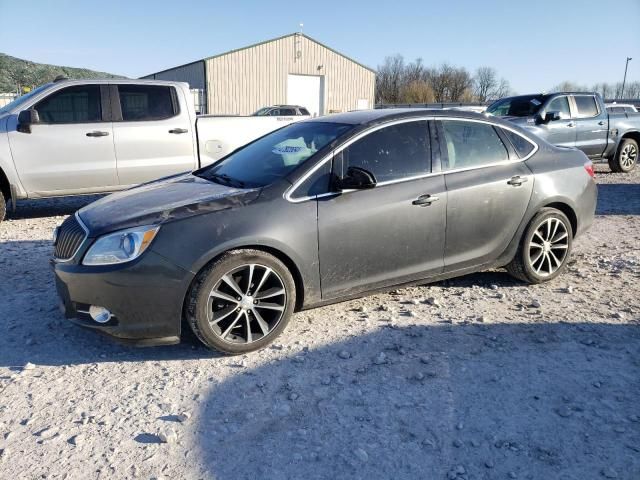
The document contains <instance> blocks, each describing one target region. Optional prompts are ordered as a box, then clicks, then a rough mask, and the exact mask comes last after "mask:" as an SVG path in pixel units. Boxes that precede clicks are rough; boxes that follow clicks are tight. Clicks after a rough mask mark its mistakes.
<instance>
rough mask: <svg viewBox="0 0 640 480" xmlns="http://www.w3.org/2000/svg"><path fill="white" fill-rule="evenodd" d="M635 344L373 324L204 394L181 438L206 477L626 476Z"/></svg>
mask: <svg viewBox="0 0 640 480" xmlns="http://www.w3.org/2000/svg"><path fill="white" fill-rule="evenodd" d="M639 345H640V327H639V326H638V325H612V324H602V323H577V324H569V323H556V324H552V323H545V324H494V325H475V324H469V325H453V326H435V327H425V326H407V327H401V328H398V327H385V328H381V329H379V330H378V331H375V332H374V333H372V334H368V335H363V336H356V337H353V338H350V339H348V340H345V341H342V342H338V343H332V344H330V345H327V346H323V347H321V348H318V349H310V350H304V349H302V350H301V351H299V352H298V353H296V354H294V355H293V356H291V357H288V358H285V359H279V360H275V361H272V362H268V363H266V364H265V365H264V366H261V367H258V368H256V369H252V370H249V371H245V372H244V374H242V375H234V376H233V377H231V378H230V379H228V380H227V381H225V382H223V383H221V384H219V385H217V386H215V387H213V388H212V390H211V391H210V392H209V394H208V396H207V399H206V401H205V402H203V403H202V404H201V409H200V411H199V412H198V414H197V419H198V425H197V431H198V432H199V435H198V436H197V439H196V442H195V443H196V444H197V445H198V448H199V455H200V458H201V459H202V461H203V462H204V465H205V466H206V467H207V473H208V474H210V475H212V476H214V477H215V478H217V479H219V480H225V479H253V478H278V479H279V478H282V479H287V478H306V479H324V478H332V479H343V478H344V479H355V478H362V479H369V478H434V479H435V478H455V479H463V478H464V479H471V478H473V479H485V478H486V479H488V478H527V479H542V478H549V479H551V478H554V479H567V480H568V479H576V480H577V479H583V478H595V477H598V478H599V477H600V475H601V472H602V471H605V470H607V471H610V470H613V471H614V472H619V473H618V475H621V476H620V477H616V478H629V479H631V478H640V455H638V451H640V428H639V426H640V424H639V423H637V422H638V417H637V414H638V412H637V405H638V400H640V381H638V374H639V371H640V364H638V358H640V357H639V355H640V347H639ZM611 478H613V477H611Z"/></svg>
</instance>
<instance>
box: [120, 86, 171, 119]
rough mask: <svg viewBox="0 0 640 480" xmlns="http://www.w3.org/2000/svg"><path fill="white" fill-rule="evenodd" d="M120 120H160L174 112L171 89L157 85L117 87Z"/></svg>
mask: <svg viewBox="0 0 640 480" xmlns="http://www.w3.org/2000/svg"><path fill="white" fill-rule="evenodd" d="M118 92H119V93H120V108H121V109H122V120H124V121H130V122H131V121H143V120H162V119H165V118H170V117H173V116H174V115H175V114H177V112H176V111H174V106H173V103H174V102H173V99H172V95H171V87H162V86H159V85H118Z"/></svg>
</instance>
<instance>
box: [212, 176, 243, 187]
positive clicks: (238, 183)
mask: <svg viewBox="0 0 640 480" xmlns="http://www.w3.org/2000/svg"><path fill="white" fill-rule="evenodd" d="M206 178H208V179H209V180H212V181H214V182H217V183H221V184H223V185H224V184H226V185H229V186H230V187H239V188H244V187H245V183H244V182H243V181H242V180H237V179H235V178H231V177H230V176H229V175H227V174H226V173H210V174H209V175H207V176H206Z"/></svg>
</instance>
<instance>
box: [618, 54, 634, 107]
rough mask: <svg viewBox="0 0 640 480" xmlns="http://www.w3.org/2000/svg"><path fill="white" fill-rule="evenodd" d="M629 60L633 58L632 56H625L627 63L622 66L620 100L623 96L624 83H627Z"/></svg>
mask: <svg viewBox="0 0 640 480" xmlns="http://www.w3.org/2000/svg"><path fill="white" fill-rule="evenodd" d="M630 60H633V58H631V57H627V63H626V64H625V66H624V78H623V79H622V91H621V92H620V100H622V99H623V98H624V84H625V83H627V68H628V67H629V61H630Z"/></svg>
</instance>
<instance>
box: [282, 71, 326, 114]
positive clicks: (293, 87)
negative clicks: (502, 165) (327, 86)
mask: <svg viewBox="0 0 640 480" xmlns="http://www.w3.org/2000/svg"><path fill="white" fill-rule="evenodd" d="M287 103H288V104H289V105H300V106H302V107H305V108H306V109H307V110H309V113H310V114H311V115H312V116H314V117H317V116H318V115H322V114H323V113H324V81H323V77H322V76H321V75H289V76H288V78H287Z"/></svg>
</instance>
